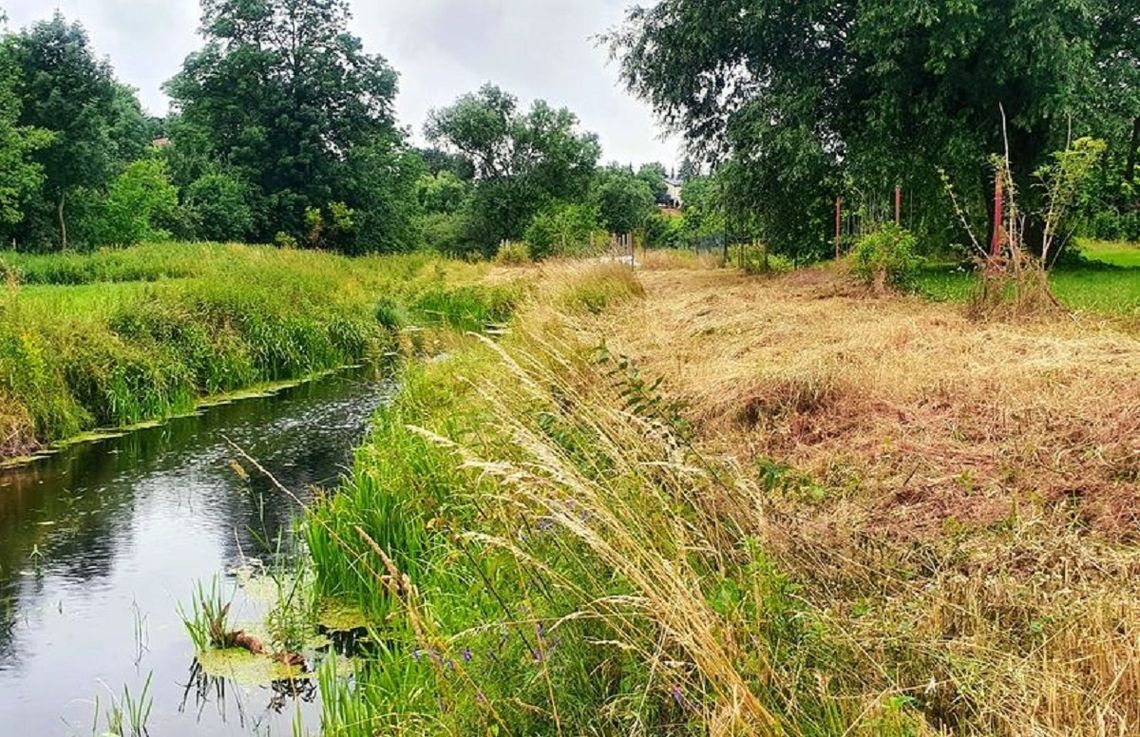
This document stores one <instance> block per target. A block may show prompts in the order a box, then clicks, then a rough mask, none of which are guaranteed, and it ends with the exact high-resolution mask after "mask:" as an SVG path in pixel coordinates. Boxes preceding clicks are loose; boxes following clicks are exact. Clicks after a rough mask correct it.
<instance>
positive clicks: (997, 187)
mask: <svg viewBox="0 0 1140 737" xmlns="http://www.w3.org/2000/svg"><path fill="white" fill-rule="evenodd" d="M1003 176H1004V175H1003V174H1002V173H1001V172H998V175H997V179H996V180H995V181H994V238H993V241H992V242H991V243H990V257H991V258H993V259H994V260H995V261H996V260H997V259H999V258H1001V249H1002V241H1003V240H1005V239H1004V237H1003V236H1004V233H1003V230H1004V228H1003V227H1002V222H1003V221H1004V220H1005V186H1004V185H1005V182H1004V181H1003V180H1002V178H1003Z"/></svg>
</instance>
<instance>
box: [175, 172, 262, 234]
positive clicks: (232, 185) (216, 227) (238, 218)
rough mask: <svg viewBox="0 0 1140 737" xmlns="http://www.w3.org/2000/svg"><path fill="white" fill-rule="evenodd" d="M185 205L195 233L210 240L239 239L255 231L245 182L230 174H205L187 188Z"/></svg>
mask: <svg viewBox="0 0 1140 737" xmlns="http://www.w3.org/2000/svg"><path fill="white" fill-rule="evenodd" d="M186 206H187V208H188V209H189V210H190V212H191V213H192V214H193V217H194V220H195V226H196V227H195V230H196V231H197V232H196V235H197V236H198V237H199V238H202V239H204V240H209V241H218V242H225V241H240V240H243V239H244V238H245V237H246V236H247V235H248V234H249V233H250V231H252V230H253V212H252V210H250V207H249V203H248V202H247V201H246V191H245V185H243V184H242V182H241V181H239V180H238V179H235V178H234V177H232V176H229V175H228V174H206V175H205V176H203V177H200V178H198V179H196V180H195V181H194V182H192V183H191V184H190V186H189V187H187V188H186Z"/></svg>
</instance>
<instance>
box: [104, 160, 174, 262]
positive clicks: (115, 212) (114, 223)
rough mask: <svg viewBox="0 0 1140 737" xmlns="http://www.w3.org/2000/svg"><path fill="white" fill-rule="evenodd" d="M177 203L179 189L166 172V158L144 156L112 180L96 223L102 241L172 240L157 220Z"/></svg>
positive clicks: (130, 243) (119, 243) (126, 244)
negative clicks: (163, 159)
mask: <svg viewBox="0 0 1140 737" xmlns="http://www.w3.org/2000/svg"><path fill="white" fill-rule="evenodd" d="M177 207H178V190H177V189H176V188H175V187H174V185H173V184H171V182H170V178H169V177H168V176H167V173H166V162H164V161H162V160H161V159H143V160H140V161H136V162H134V163H133V164H131V165H129V166H128V167H127V168H126V169H125V170H124V171H123V173H122V174H120V175H119V176H118V177H117V178H116V179H115V181H114V182H113V183H112V184H111V188H110V190H109V191H108V192H107V199H106V201H105V202H104V203H103V204H102V207H101V208H100V216H99V218H98V220H97V221H96V224H95V226H94V229H95V241H96V243H98V244H99V245H123V246H129V245H133V244H135V243H141V242H143V241H148V240H151V241H156V240H169V238H170V233H169V232H167V231H164V230H162V229H161V228H160V227H159V226H158V223H159V222H161V221H162V220H164V219H168V218H169V217H170V216H171V213H172V212H173V211H174V210H175V209H176V208H177Z"/></svg>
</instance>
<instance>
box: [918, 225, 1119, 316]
mask: <svg viewBox="0 0 1140 737" xmlns="http://www.w3.org/2000/svg"><path fill="white" fill-rule="evenodd" d="M1080 250H1081V254H1082V255H1083V256H1084V259H1085V263H1084V264H1082V265H1066V266H1061V267H1058V268H1057V269H1055V270H1054V272H1053V274H1052V277H1051V279H1052V283H1053V289H1054V291H1055V293H1056V295H1057V298H1058V299H1060V300H1061V302H1062V303H1064V304H1065V305H1067V306H1068V307H1071V308H1073V309H1077V310H1087V311H1090V312H1103V313H1110V314H1118V315H1125V316H1140V244H1137V243H1123V242H1105V241H1085V242H1082V243H1081V246H1080ZM976 283H977V282H976V279H975V277H974V274H972V273H970V272H969V271H966V270H965V269H958V268H954V267H944V266H939V267H931V268H929V269H927V270H926V271H924V272H923V274H922V275H921V276H920V277H919V283H918V286H919V291H920V292H922V293H923V294H925V295H927V296H928V297H931V298H932V299H936V300H940V301H964V300H966V299H967V298H968V297H969V296H970V294H971V293H972V291H973V289H974V285H975V284H976Z"/></svg>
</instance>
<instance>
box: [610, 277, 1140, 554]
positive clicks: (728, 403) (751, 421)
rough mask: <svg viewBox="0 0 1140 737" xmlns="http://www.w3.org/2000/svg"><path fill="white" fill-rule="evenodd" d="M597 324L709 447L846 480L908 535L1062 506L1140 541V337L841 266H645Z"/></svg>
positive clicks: (1094, 321) (835, 482)
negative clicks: (614, 310) (1002, 315)
mask: <svg viewBox="0 0 1140 737" xmlns="http://www.w3.org/2000/svg"><path fill="white" fill-rule="evenodd" d="M640 277H641V280H642V282H643V283H644V285H645V288H646V298H645V300H644V301H643V302H640V303H638V304H636V305H633V306H629V307H626V308H624V309H623V310H622V311H621V313H620V314H609V315H606V316H604V317H601V318H598V319H599V320H600V321H601V324H599V325H597V326H596V328H597V329H598V330H599V331H600V332H603V333H605V334H606V335H608V336H610V337H609V340H610V341H611V342H612V344H613V347H615V348H618V349H619V350H621V351H622V352H624V353H626V354H628V355H629V356H630V357H631V358H633V359H634V360H635V362H636V363H637V364H638V365H639V366H640V367H641V369H642V371H643V372H644V374H645V375H646V376H654V377H655V376H662V377H665V386H666V387H667V391H668V392H670V393H671V394H673V395H675V396H677V397H679V398H681V399H683V400H684V401H685V402H686V403H687V404H688V405H689V414H690V416H691V417H693V418H694V419H695V420H696V421H697V423H698V425H699V428H700V430H701V432H702V435H703V436H704V438H705V439H707V440H708V441H709V442H710V443H711V444H712V445H713V447H715V448H716V449H718V450H721V451H728V452H730V453H732V454H733V455H736V456H737V457H738V458H740V459H741V460H742V461H745V462H750V463H751V462H760V461H761V460H762V459H766V460H769V461H774V462H776V463H779V464H787V465H788V466H791V467H793V468H795V469H797V470H799V471H802V472H804V473H806V474H807V475H809V476H810V477H811V478H813V479H816V480H817V481H818V482H819V483H820V484H821V485H822V486H823V487H824V488H825V489H828V490H830V492H829V493H837V492H838V493H842V494H843V495H845V497H849V498H850V500H851V503H849V504H845V505H843V507H842V509H843V516H844V519H843V520H842V524H843V525H845V526H850V527H852V528H855V529H862V530H865V531H867V532H874V531H878V532H889V533H890V534H891V535H892V536H898V537H900V538H903V539H907V538H914V539H922V538H929V537H931V536H937V535H939V534H940V533H943V532H945V531H947V530H957V529H961V528H962V527H966V528H973V527H979V526H981V527H985V526H991V525H994V524H997V523H1000V522H1002V521H1003V520H1006V519H1007V518H1010V517H1011V516H1018V517H1021V518H1024V517H1025V516H1026V515H1027V514H1034V513H1038V512H1046V513H1050V512H1057V511H1058V510H1060V511H1061V512H1062V513H1064V514H1071V515H1072V516H1073V523H1074V524H1075V525H1076V526H1078V527H1080V528H1081V529H1086V530H1088V531H1092V532H1094V533H1095V534H1096V535H1098V536H1104V537H1106V538H1109V539H1113V540H1117V541H1123V540H1136V539H1140V339H1138V338H1137V337H1136V336H1135V335H1130V334H1128V333H1127V332H1125V331H1124V330H1123V329H1122V328H1120V327H1119V326H1116V325H1113V324H1112V323H1111V322H1108V321H1104V320H1101V319H1098V318H1093V317H1089V316H1071V317H1062V318H1051V319H1049V320H1048V321H1042V322H1036V323H1034V322H1016V323H1011V322H1008V321H1005V322H1001V321H992V322H978V321H975V320H970V319H968V318H967V317H966V316H965V311H964V309H963V308H962V307H960V306H957V305H947V304H935V303H931V302H927V301H925V300H922V299H919V298H916V297H891V298H883V299H876V298H871V297H868V296H866V295H862V294H857V293H854V290H853V289H852V288H851V287H850V286H849V285H848V284H847V283H846V282H845V281H844V280H843V279H842V277H840V276H837V275H836V274H835V273H834V272H832V271H831V270H829V269H826V268H823V269H813V270H806V271H801V272H796V273H794V274H791V275H785V276H778V277H771V278H763V277H751V276H744V275H740V274H738V273H734V272H725V271H714V270H707V269H695V268H694V269H682V268H672V269H663V270H647V271H644V272H642V273H641V275H640Z"/></svg>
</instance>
